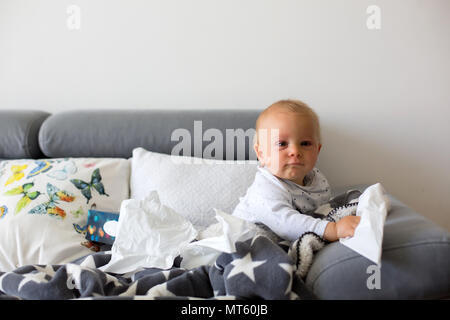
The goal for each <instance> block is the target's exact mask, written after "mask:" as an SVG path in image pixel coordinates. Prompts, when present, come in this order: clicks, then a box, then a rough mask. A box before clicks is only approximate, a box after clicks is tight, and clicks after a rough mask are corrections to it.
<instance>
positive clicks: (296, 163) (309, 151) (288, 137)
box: [255, 111, 322, 185]
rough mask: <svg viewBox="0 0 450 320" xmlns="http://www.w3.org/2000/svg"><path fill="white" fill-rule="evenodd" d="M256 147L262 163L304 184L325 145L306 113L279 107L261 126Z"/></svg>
mask: <svg viewBox="0 0 450 320" xmlns="http://www.w3.org/2000/svg"><path fill="white" fill-rule="evenodd" d="M258 140H259V142H258V144H256V145H255V151H256V154H257V155H258V159H259V161H260V162H261V165H262V166H264V167H266V168H267V169H268V170H269V171H270V172H271V173H272V174H273V175H275V176H277V177H279V178H282V179H288V180H291V181H293V182H295V183H297V184H300V185H303V179H304V178H305V176H306V174H308V172H310V171H311V170H312V169H313V168H314V166H315V164H316V161H317V158H318V156H319V152H320V149H321V147H322V145H321V144H320V143H319V141H318V137H317V131H316V128H315V124H314V122H313V121H312V120H311V119H310V118H309V117H308V116H305V115H302V114H298V113H293V112H289V111H277V112H273V113H272V114H270V115H268V116H267V117H266V118H264V120H263V121H262V123H261V125H260V127H259V129H258Z"/></svg>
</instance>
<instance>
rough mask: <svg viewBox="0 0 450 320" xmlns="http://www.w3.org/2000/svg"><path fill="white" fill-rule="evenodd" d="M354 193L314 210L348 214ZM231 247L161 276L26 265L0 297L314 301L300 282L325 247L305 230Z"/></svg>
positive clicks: (2, 286)
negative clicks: (292, 235) (211, 259)
mask: <svg viewBox="0 0 450 320" xmlns="http://www.w3.org/2000/svg"><path fill="white" fill-rule="evenodd" d="M360 194H361V193H360V192H359V191H355V190H350V191H348V192H347V193H345V194H342V195H339V196H337V197H335V198H332V199H331V200H330V201H329V203H327V204H325V205H324V206H322V207H320V208H319V209H318V210H316V212H313V213H309V214H311V215H316V216H317V217H320V218H322V219H327V220H329V221H338V220H339V219H341V218H342V217H343V216H346V215H349V214H353V215H354V214H355V210H356V206H357V204H358V202H357V200H358V198H359V196H360ZM260 227H261V228H260V229H261V232H259V233H257V234H256V235H255V236H254V237H253V238H251V239H248V240H246V241H238V242H236V243H235V247H236V250H235V251H234V252H233V253H225V252H224V253H222V254H220V255H219V256H218V258H217V259H216V261H215V263H214V264H213V265H203V266H200V267H197V268H195V269H183V268H181V267H180V261H179V259H178V261H177V259H176V260H175V262H174V265H173V267H172V268H170V269H168V270H164V269H158V268H144V269H143V270H138V271H135V272H131V273H127V274H115V273H110V272H103V271H101V270H100V269H98V268H100V267H102V266H105V265H106V264H108V262H109V261H110V260H111V254H110V252H108V251H106V252H104V251H103V252H97V253H94V254H91V255H88V256H86V257H83V258H80V259H78V260H76V261H73V262H72V263H68V264H63V265H28V266H23V267H20V268H17V269H15V270H13V271H11V272H0V299H35V300H41V299H42V300H43V299H174V298H176V299H180V298H181V299H189V298H195V299H239V300H241V299H269V300H280V299H289V300H293V299H315V296H314V295H313V293H312V292H311V291H310V290H309V288H307V286H306V284H305V283H304V278H305V277H306V275H307V273H308V270H309V268H310V266H311V264H312V260H313V257H314V253H315V252H317V251H318V250H320V249H322V248H323V247H324V245H325V244H326V242H325V241H324V240H323V239H322V238H320V237H319V236H318V235H316V234H314V233H312V232H309V233H305V234H303V235H301V236H300V237H299V239H297V240H296V241H295V242H293V243H289V242H287V241H284V240H283V239H281V238H279V237H278V236H276V235H275V234H274V233H273V232H272V231H271V230H270V229H268V228H267V227H265V226H260Z"/></svg>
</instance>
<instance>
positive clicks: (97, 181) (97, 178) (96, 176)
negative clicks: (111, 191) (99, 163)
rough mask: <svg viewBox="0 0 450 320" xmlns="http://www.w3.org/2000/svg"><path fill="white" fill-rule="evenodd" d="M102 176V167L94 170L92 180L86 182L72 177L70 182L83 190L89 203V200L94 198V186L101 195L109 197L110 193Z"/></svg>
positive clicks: (82, 192)
mask: <svg viewBox="0 0 450 320" xmlns="http://www.w3.org/2000/svg"><path fill="white" fill-rule="evenodd" d="M101 180H102V176H101V175H100V169H95V170H94V171H93V172H92V176H91V182H90V183H88V182H85V181H83V180H80V179H71V180H70V182H72V183H73V185H74V186H75V187H76V188H77V189H78V190H81V194H82V195H83V196H84V197H85V198H86V200H87V201H86V203H89V200H91V199H92V192H91V189H92V188H94V189H95V190H97V192H98V193H99V194H100V195H105V196H107V197H109V195H108V194H107V193H106V192H105V187H104V186H103V183H102V182H101Z"/></svg>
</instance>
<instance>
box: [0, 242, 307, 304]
mask: <svg viewBox="0 0 450 320" xmlns="http://www.w3.org/2000/svg"><path fill="white" fill-rule="evenodd" d="M236 249H237V250H236V252H235V253H232V254H228V253H222V254H221V255H220V256H219V257H218V258H217V259H216V262H215V264H214V265H204V266H201V267H198V268H196V269H192V270H186V269H182V268H180V267H179V263H177V261H175V263H174V266H173V267H172V268H171V269H169V270H162V269H157V268H147V269H142V270H138V271H136V272H133V273H129V274H113V273H107V272H103V271H101V270H99V269H98V268H99V267H100V266H103V265H106V264H107V263H108V262H109V260H110V259H111V255H110V254H109V253H108V252H98V253H93V254H92V255H88V256H86V257H83V258H81V259H78V260H77V261H74V262H73V263H68V264H63V265H28V266H24V267H20V268H18V269H16V270H14V271H11V272H0V298H1V299H81V298H85V299H174V298H176V299H180V298H181V299H189V298H202V299H314V296H313V295H312V294H311V292H310V291H309V290H308V289H307V288H306V286H305V284H304V282H303V280H302V279H301V278H300V277H299V276H297V275H296V272H295V271H296V270H295V268H296V267H295V264H294V262H293V260H292V258H291V257H290V256H289V255H288V253H287V251H288V249H289V248H288V247H286V246H284V245H283V244H279V243H276V242H274V241H272V240H271V239H269V238H268V237H266V236H255V238H252V239H249V240H247V241H245V242H237V243H236Z"/></svg>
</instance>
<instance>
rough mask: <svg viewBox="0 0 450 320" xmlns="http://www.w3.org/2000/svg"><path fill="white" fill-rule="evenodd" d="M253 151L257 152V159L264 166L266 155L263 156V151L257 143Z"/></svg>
mask: <svg viewBox="0 0 450 320" xmlns="http://www.w3.org/2000/svg"><path fill="white" fill-rule="evenodd" d="M253 150H255V153H256V158H257V159H258V161H259V162H260V163H261V165H262V166H264V162H263V159H264V154H263V152H262V150H260V148H259V145H258V144H257V143H255V144H254V145H253Z"/></svg>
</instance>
